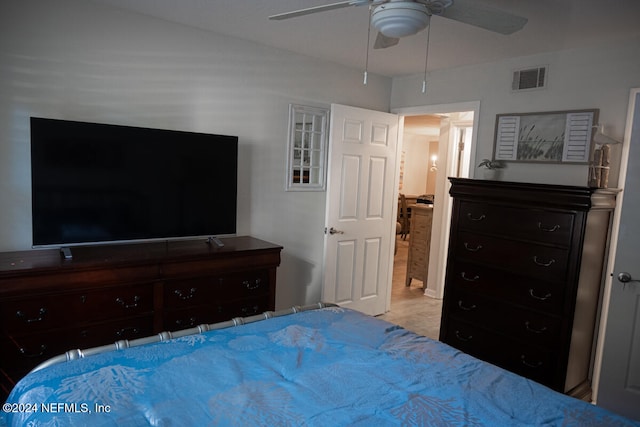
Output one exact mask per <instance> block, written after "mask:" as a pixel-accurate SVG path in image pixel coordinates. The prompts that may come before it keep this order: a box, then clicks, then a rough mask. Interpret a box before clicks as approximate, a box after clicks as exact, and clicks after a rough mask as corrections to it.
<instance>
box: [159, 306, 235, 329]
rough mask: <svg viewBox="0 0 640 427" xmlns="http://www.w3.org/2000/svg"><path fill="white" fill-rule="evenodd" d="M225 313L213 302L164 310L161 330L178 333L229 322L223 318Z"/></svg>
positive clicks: (227, 318)
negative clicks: (183, 330)
mask: <svg viewBox="0 0 640 427" xmlns="http://www.w3.org/2000/svg"><path fill="white" fill-rule="evenodd" d="M225 313H226V310H224V309H223V307H222V306H220V305H219V304H215V303H213V301H212V302H211V304H210V305H206V306H205V305H202V306H197V307H189V308H182V309H177V310H165V312H164V316H163V329H164V330H166V331H179V330H180V329H187V328H193V327H195V326H198V325H202V324H208V323H216V322H221V321H223V320H229V317H226V318H225V317H224V315H225Z"/></svg>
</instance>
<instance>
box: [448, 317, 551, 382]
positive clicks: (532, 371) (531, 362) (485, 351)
mask: <svg viewBox="0 0 640 427" xmlns="http://www.w3.org/2000/svg"><path fill="white" fill-rule="evenodd" d="M441 339H442V341H443V342H445V343H446V344H449V345H451V346H452V347H455V348H457V349H459V350H461V351H464V352H465V353H467V354H470V355H471V356H474V357H477V358H478V359H482V360H484V361H486V362H489V363H493V364H495V365H497V366H500V367H501V368H504V369H507V370H509V371H512V372H515V373H517V374H519V375H522V376H524V377H526V378H530V379H532V380H534V381H538V382H540V383H542V384H544V385H547V386H549V387H552V388H554V389H556V390H557V389H558V387H561V385H559V384H555V383H554V375H555V372H556V370H557V368H558V367H557V365H558V363H559V362H558V360H557V359H556V358H554V353H553V352H552V351H549V350H546V349H544V348H539V347H535V346H532V345H527V344H525V343H522V342H518V341H514V340H511V339H509V338H506V337H504V336H502V335H499V334H495V333H493V332H490V331H487V330H485V329H484V328H482V327H481V326H478V325H475V324H472V323H467V322H464V321H460V320H457V319H451V320H450V321H449V322H448V323H447V328H446V331H445V336H444V337H441Z"/></svg>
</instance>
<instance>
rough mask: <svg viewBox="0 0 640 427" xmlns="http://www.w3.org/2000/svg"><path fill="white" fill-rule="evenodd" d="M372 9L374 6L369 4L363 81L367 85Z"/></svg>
mask: <svg viewBox="0 0 640 427" xmlns="http://www.w3.org/2000/svg"><path fill="white" fill-rule="evenodd" d="M371 11H372V8H371V6H369V27H368V29H367V52H366V53H365V60H364V81H363V82H362V83H363V84H364V85H365V86H366V84H367V74H368V71H369V44H370V43H371Z"/></svg>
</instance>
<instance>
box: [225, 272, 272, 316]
mask: <svg viewBox="0 0 640 427" xmlns="http://www.w3.org/2000/svg"><path fill="white" fill-rule="evenodd" d="M267 294H269V273H268V271H267V270H257V271H248V272H242V273H237V274H229V275H226V276H223V277H222V278H221V280H220V283H219V285H218V294H217V298H218V299H219V300H223V301H232V300H237V299H244V298H255V297H258V296H263V295H267ZM242 316H245V314H244V312H243V314H242Z"/></svg>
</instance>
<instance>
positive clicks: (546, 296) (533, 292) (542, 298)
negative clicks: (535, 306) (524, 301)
mask: <svg viewBox="0 0 640 427" xmlns="http://www.w3.org/2000/svg"><path fill="white" fill-rule="evenodd" d="M529 295H530V296H531V298H535V299H537V300H539V301H546V300H548V299H549V298H551V292H549V293H547V294H546V295H545V296H543V297H541V296H538V295H536V291H535V290H534V289H533V288H530V289H529Z"/></svg>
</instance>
